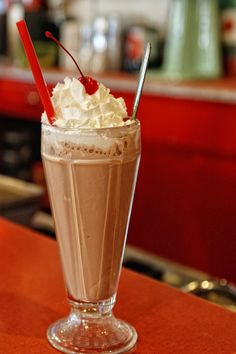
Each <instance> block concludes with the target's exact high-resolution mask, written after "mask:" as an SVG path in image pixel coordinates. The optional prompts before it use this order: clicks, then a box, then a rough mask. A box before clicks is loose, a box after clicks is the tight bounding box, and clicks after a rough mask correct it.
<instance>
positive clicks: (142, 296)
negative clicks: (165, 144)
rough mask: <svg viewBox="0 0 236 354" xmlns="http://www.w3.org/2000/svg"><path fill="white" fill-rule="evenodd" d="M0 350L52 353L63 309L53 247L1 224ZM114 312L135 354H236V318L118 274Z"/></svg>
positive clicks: (6, 353) (20, 229) (30, 233)
mask: <svg viewBox="0 0 236 354" xmlns="http://www.w3.org/2000/svg"><path fill="white" fill-rule="evenodd" d="M0 252H1V255H0V269H1V272H0V353H1V354H21V353H22V354H26V353H31V354H47V353H55V354H56V353H57V351H55V350H54V349H53V348H52V347H51V346H50V345H49V344H48V342H47V340H46V336H45V332H46V329H47V327H48V325H49V324H51V323H52V322H53V321H55V320H56V319H58V318H60V317H61V316H64V315H66V314H67V312H68V306H67V304H66V298H65V291H64V287H63V281H62V276H61V270H60V264H59V256H58V251H57V246H56V242H55V241H53V240H51V239H48V238H46V237H44V236H42V235H39V234H37V233H35V232H33V231H30V230H28V229H26V228H23V227H21V226H18V225H15V224H12V223H10V222H8V221H6V220H4V219H0ZM115 313H116V315H117V316H118V317H120V318H123V319H124V320H127V321H128V322H130V323H131V324H132V325H133V326H134V327H135V328H136V329H137V332H138V335H139V340H138V345H137V347H136V349H135V350H134V351H133V353H136V354H174V353H176V354H186V353H188V354H200V353H201V354H203V353H207V354H216V353H217V354H218V353H219V354H234V353H236V336H235V333H236V315H235V314H234V313H232V312H230V311H227V310H224V309H222V308H220V307H218V306H216V305H212V304H210V303H208V302H205V301H203V300H200V299H198V298H196V297H193V296H190V295H186V294H183V293H181V292H180V291H178V290H176V289H173V288H170V287H168V286H166V285H163V284H161V283H159V282H157V281H154V280H152V279H149V278H146V277H144V276H141V275H138V274H136V273H134V272H131V271H128V270H125V269H124V270H123V272H122V276H121V281H120V287H119V291H118V299H117V304H116V306H115Z"/></svg>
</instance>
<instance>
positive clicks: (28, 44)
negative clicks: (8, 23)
mask: <svg viewBox="0 0 236 354" xmlns="http://www.w3.org/2000/svg"><path fill="white" fill-rule="evenodd" d="M16 25H17V28H18V31H19V34H20V37H21V41H22V44H23V46H24V49H25V53H26V55H27V58H28V61H29V64H30V67H31V70H32V73H33V75H34V80H35V83H36V86H37V89H38V93H39V96H40V98H41V101H42V104H43V107H44V109H45V111H46V114H47V116H48V120H49V123H50V124H53V120H54V119H53V118H54V109H53V105H52V101H51V99H50V96H49V92H48V88H47V85H46V82H45V79H44V77H43V74H42V70H41V68H40V65H39V62H38V58H37V56H36V53H35V50H34V46H33V43H32V40H31V38H30V35H29V31H28V28H27V25H26V23H25V21H24V20H21V21H19V22H17V23H16Z"/></svg>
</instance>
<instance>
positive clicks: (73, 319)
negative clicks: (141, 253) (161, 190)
mask: <svg viewBox="0 0 236 354" xmlns="http://www.w3.org/2000/svg"><path fill="white" fill-rule="evenodd" d="M41 153H42V159H43V164H44V169H45V174H46V180H47V185H48V192H49V196H50V201H51V208H52V212H53V217H54V221H55V227H56V235H57V240H58V244H59V250H60V256H61V263H62V269H63V275H64V281H65V286H66V290H67V294H68V301H69V304H70V307H71V312H70V314H69V316H68V317H66V318H63V319H60V320H58V321H57V322H56V323H54V324H52V325H51V326H50V327H49V329H48V332H47V336H48V340H49V342H50V343H51V344H52V345H53V346H54V347H55V348H57V349H58V350H61V351H63V352H65V353H122V352H127V351H128V350H129V349H131V348H132V347H133V346H134V345H135V343H136V340H137V334H136V331H135V329H134V328H133V327H132V326H130V325H129V324H127V323H125V322H123V321H121V320H118V319H116V318H115V317H114V316H113V314H112V308H113V306H114V304H115V298H116V292H117V287H118V282H119V277H120V270H121V264H122V259H123V253H124V247H125V242H126V237H127V231H128V224H129V219H130V214H131V207H132V201H133V196H134V189H135V184H136V178H137V172H138V165H139V160H140V125H139V122H138V121H137V120H136V121H134V122H133V123H131V124H129V125H124V126H121V127H112V128H100V129H92V128H88V129H87V128H83V129H81V128H80V129H66V128H59V127H56V126H51V125H47V124H45V123H43V124H42V145H41Z"/></svg>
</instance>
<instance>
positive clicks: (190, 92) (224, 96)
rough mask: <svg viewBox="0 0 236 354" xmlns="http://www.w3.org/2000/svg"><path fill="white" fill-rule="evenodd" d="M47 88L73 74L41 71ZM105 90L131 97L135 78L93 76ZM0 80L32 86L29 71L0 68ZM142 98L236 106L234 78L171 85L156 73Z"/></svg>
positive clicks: (146, 84)
mask: <svg viewBox="0 0 236 354" xmlns="http://www.w3.org/2000/svg"><path fill="white" fill-rule="evenodd" d="M44 75H45V79H46V81H47V83H48V85H55V83H57V82H58V81H62V80H63V79H64V77H65V76H74V75H75V76H76V75H77V73H76V72H74V71H72V72H68V71H67V72H66V71H63V70H60V69H54V70H44ZM93 76H94V77H95V78H97V79H98V80H100V81H102V82H103V83H104V84H105V85H106V86H107V87H109V88H110V89H111V90H114V91H121V92H131V93H134V92H135V90H136V85H137V77H136V75H132V74H126V73H107V74H93ZM0 80H16V81H18V80H19V81H22V82H24V83H34V80H33V77H32V74H31V71H30V70H28V69H22V68H20V67H15V66H11V65H3V64H2V65H0ZM144 94H147V95H154V96H163V97H176V98H189V99H194V100H201V101H211V102H212V101H213V102H224V103H236V78H230V77H228V78H227V77H225V78H221V79H217V80H195V81H171V80H166V79H162V78H161V75H160V74H159V75H158V74H157V73H155V72H154V73H153V71H152V73H148V75H147V78H146V82H145V85H144Z"/></svg>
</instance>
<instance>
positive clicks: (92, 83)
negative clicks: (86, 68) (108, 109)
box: [45, 31, 98, 95]
mask: <svg viewBox="0 0 236 354" xmlns="http://www.w3.org/2000/svg"><path fill="white" fill-rule="evenodd" d="M45 36H46V37H47V38H50V39H52V40H53V41H54V42H55V43H56V44H57V45H59V46H60V47H61V48H62V49H63V50H64V51H65V52H66V53H67V54H68V55H69V56H70V57H71V59H72V60H73V62H74V63H75V65H76V67H77V69H78V70H79V72H80V75H81V77H80V78H79V81H80V82H81V84H83V85H84V88H85V91H86V92H87V94H88V95H92V94H94V93H95V92H96V91H97V89H98V82H97V81H96V80H94V79H93V78H92V77H89V76H84V74H83V73H82V71H81V69H80V67H79V65H78V63H77V62H76V60H75V59H74V57H73V56H72V55H71V53H70V52H69V51H68V50H67V49H66V48H65V47H64V45H63V44H61V42H59V41H58V39H56V38H55V37H54V36H53V35H52V33H51V32H49V31H46V32H45Z"/></svg>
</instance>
